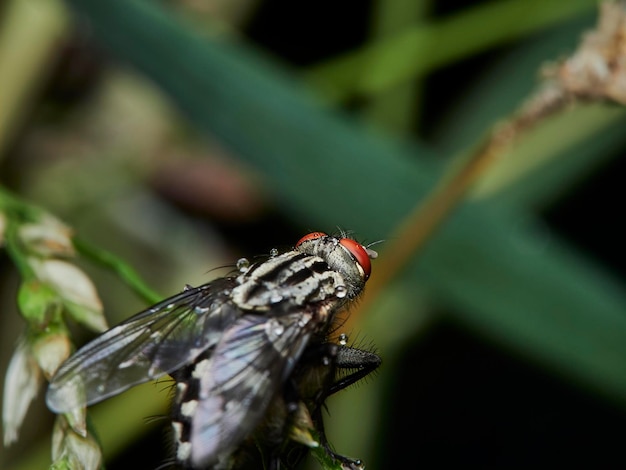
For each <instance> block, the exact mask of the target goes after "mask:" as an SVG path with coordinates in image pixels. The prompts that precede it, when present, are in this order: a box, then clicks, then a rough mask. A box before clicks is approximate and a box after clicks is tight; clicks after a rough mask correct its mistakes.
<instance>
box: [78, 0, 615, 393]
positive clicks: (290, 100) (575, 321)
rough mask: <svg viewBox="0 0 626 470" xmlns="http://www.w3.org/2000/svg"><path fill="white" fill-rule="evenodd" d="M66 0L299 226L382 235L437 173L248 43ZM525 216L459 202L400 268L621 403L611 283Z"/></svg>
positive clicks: (153, 14) (166, 18) (115, 6)
mask: <svg viewBox="0 0 626 470" xmlns="http://www.w3.org/2000/svg"><path fill="white" fill-rule="evenodd" d="M71 4H72V5H74V6H75V7H76V8H77V9H78V10H79V11H82V12H84V13H87V14H88V15H89V18H90V19H91V23H92V25H93V27H94V31H95V32H96V34H97V35H98V38H99V39H100V40H101V41H102V42H103V44H106V45H107V46H108V47H109V49H110V50H111V52H112V53H114V54H115V55H117V56H118V57H120V58H121V59H125V60H129V61H131V62H132V63H133V64H134V65H135V66H137V67H138V68H140V69H141V70H143V71H144V72H145V73H146V74H148V75H149V76H150V77H151V78H152V79H153V80H154V81H156V82H157V83H159V84H160V86H162V87H163V89H164V90H166V91H167V92H168V93H170V95H171V97H172V98H173V99H174V100H175V101H176V103H178V105H179V106H180V107H181V108H182V109H183V110H184V111H185V112H186V113H187V114H188V115H189V117H190V118H191V120H192V121H193V122H194V123H195V125H196V126H197V127H198V128H199V129H202V130H204V131H208V132H211V133H215V134H217V135H218V136H220V138H221V139H222V140H223V141H224V142H225V143H227V144H228V145H229V146H230V147H231V148H233V149H234V150H235V151H237V152H238V153H239V154H240V156H241V157H242V158H243V159H245V160H246V161H248V162H249V163H250V164H252V165H254V166H256V167H257V168H258V169H259V171H261V172H263V174H265V176H266V178H267V179H268V181H269V182H270V183H269V186H271V187H272V188H273V190H274V191H275V195H276V196H277V197H279V198H280V200H281V201H282V203H283V206H284V209H285V210H286V211H289V212H290V213H291V214H292V215H293V216H294V217H295V218H296V219H298V220H300V221H302V222H306V224H307V225H309V226H316V225H321V226H330V227H332V226H334V225H336V224H340V225H342V226H347V227H350V228H354V229H356V230H357V231H358V233H365V234H368V235H372V236H373V237H381V236H383V237H384V235H385V234H387V233H389V231H390V230H391V228H392V227H393V226H394V225H396V224H398V223H399V222H400V221H401V220H402V218H403V216H404V215H405V214H406V213H407V212H408V210H409V209H410V208H411V207H412V206H413V205H414V204H415V203H416V201H418V200H419V199H420V197H421V196H422V195H423V194H424V193H425V192H426V191H427V190H428V189H429V187H430V186H431V185H432V184H434V181H435V180H436V179H437V178H438V177H439V172H438V171H437V169H436V168H435V167H434V165H433V164H432V163H431V162H430V161H429V159H428V157H429V156H430V154H429V152H427V151H426V150H424V149H423V148H418V147H413V148H412V149H410V150H412V152H409V151H407V148H406V147H402V146H400V145H394V144H393V143H390V142H388V141H385V140H383V139H381V138H379V137H377V136H375V135H373V134H372V133H371V132H370V133H368V132H367V131H366V130H365V129H364V128H362V127H359V126H358V125H357V124H356V123H354V122H351V121H349V120H347V119H345V118H343V117H340V116H337V115H336V114H333V113H331V112H330V111H326V110H324V109H322V108H320V107H319V106H316V105H315V103H314V102H313V101H312V100H311V99H310V97H308V96H307V95H306V93H305V92H304V91H303V90H302V89H301V88H300V87H299V86H298V85H297V84H296V83H295V82H294V81H293V80H292V79H290V78H289V77H287V76H285V74H284V73H282V72H281V71H280V70H278V69H276V68H275V67H273V66H272V65H271V64H269V63H268V62H267V61H264V60H263V59H262V58H261V57H260V56H259V55H258V54H254V53H253V52H251V51H249V50H247V49H246V48H244V47H243V46H241V45H237V44H232V43H222V42H218V41H211V40H210V39H208V38H207V37H206V36H203V37H200V36H199V35H197V34H195V33H193V32H191V31H189V30H187V29H185V28H184V27H183V26H182V25H181V24H179V23H177V22H176V21H175V20H174V19H173V18H172V16H170V15H168V14H167V13H166V12H165V11H162V10H160V9H159V8H158V7H157V6H155V4H153V3H147V2H139V1H136V2H125V1H121V0H110V1H108V2H100V1H96V0H74V1H72V2H71ZM418 157H419V158H418ZM526 220H528V218H527V217H525V216H518V215H515V214H513V215H506V214H503V210H502V207H499V208H498V210H494V209H493V208H492V207H490V206H489V205H487V204H472V205H469V204H468V205H465V206H464V207H462V208H460V210H458V211H457V213H456V215H455V216H454V217H453V219H452V220H451V221H450V222H449V223H448V224H447V225H446V226H445V227H444V229H443V230H441V232H440V233H439V234H438V236H437V237H436V238H435V239H434V240H432V242H431V243H430V245H429V246H428V249H427V250H426V253H425V254H424V256H423V257H421V258H420V260H419V264H418V265H416V264H415V263H413V264H412V266H411V269H410V270H408V271H407V275H408V276H410V279H411V281H412V282H413V283H415V284H420V285H424V286H427V287H429V288H430V289H431V291H432V292H435V293H436V294H437V296H438V299H439V301H440V302H444V303H451V304H453V305H455V306H456V307H458V308H457V311H459V312H460V313H459V314H460V315H463V317H462V318H463V319H464V321H466V322H467V323H468V324H470V325H473V326H475V327H477V328H480V329H481V330H482V331H484V332H485V333H486V334H489V335H491V336H492V337H493V338H496V339H497V340H498V341H500V342H501V343H503V344H508V345H513V346H514V347H515V348H517V349H518V350H522V351H525V352H526V353H528V354H530V355H531V356H532V357H535V358H537V359H538V360H540V361H542V362H544V363H545V364H547V365H548V366H551V367H554V368H557V369H559V370H562V371H563V372H564V373H565V374H566V375H568V376H570V377H575V378H576V379H577V380H579V381H581V382H584V383H586V384H587V385H590V386H592V387H594V388H596V389H598V390H601V391H602V392H603V393H605V394H607V395H610V396H612V397H614V398H617V399H618V400H621V401H622V402H623V403H624V399H625V397H626V376H625V375H624V374H623V364H624V361H625V360H626V319H625V316H624V313H623V312H624V311H626V295H625V293H624V291H623V289H622V288H621V287H619V286H617V285H616V284H615V283H614V282H613V281H612V280H611V279H610V278H609V277H608V276H607V274H606V273H603V272H602V271H601V270H600V269H599V268H597V267H595V266H593V265H592V264H591V263H589V262H586V261H585V260H583V259H581V258H580V256H577V255H576V254H575V253H573V252H572V251H571V250H569V249H568V248H567V246H566V245H564V244H562V243H561V242H560V241H559V240H556V239H551V240H550V243H549V244H546V234H543V233H541V232H539V231H538V230H537V227H536V226H535V225H534V223H532V219H530V222H529V223H528V224H525V223H524V221H526ZM381 256H384V252H383V253H382V255H381ZM391 327H393V328H402V325H397V324H394V325H392V326H391Z"/></svg>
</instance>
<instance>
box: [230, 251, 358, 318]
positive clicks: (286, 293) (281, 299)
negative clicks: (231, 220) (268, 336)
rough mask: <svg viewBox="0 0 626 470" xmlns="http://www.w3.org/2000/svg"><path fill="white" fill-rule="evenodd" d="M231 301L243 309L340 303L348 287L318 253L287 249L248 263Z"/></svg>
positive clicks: (348, 290) (291, 307) (284, 307)
mask: <svg viewBox="0 0 626 470" xmlns="http://www.w3.org/2000/svg"><path fill="white" fill-rule="evenodd" d="M237 283H238V285H237V286H236V287H235V288H234V289H233V291H232V300H233V302H234V303H235V304H236V305H237V306H238V307H239V308H241V309H244V310H257V311H267V310H270V309H272V308H274V307H276V306H277V304H281V307H282V308H283V311H284V312H288V311H291V310H293V309H300V308H301V307H303V306H307V305H314V304H318V303H320V302H324V301H331V302H332V303H343V302H342V299H344V298H345V297H347V295H348V292H350V287H349V285H348V283H347V282H346V280H345V279H344V277H343V276H342V274H341V273H340V272H338V271H335V270H333V269H331V267H330V266H329V265H328V263H327V262H326V260H325V259H324V258H322V257H320V256H315V255H309V254H306V253H301V252H298V251H289V252H287V253H284V254H282V255H279V256H276V257H274V258H270V259H269V260H266V261H264V262H262V263H258V264H254V265H252V266H250V268H249V269H247V270H246V271H245V272H244V273H242V274H240V275H239V276H238V278H237Z"/></svg>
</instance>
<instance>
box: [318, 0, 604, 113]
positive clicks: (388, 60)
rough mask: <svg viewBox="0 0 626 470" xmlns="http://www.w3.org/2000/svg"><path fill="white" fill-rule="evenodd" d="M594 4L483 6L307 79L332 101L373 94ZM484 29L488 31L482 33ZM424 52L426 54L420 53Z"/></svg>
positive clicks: (577, 0) (535, 1) (515, 1)
mask: <svg viewBox="0 0 626 470" xmlns="http://www.w3.org/2000/svg"><path fill="white" fill-rule="evenodd" d="M596 3H597V2H595V1H593V0H570V1H569V2H562V1H559V0H506V1H505V0H500V1H494V2H485V3H483V4H481V5H479V6H476V7H474V8H468V9H467V10H465V11H463V12H461V13H458V14H456V15H454V16H452V17H450V18H446V19H444V20H440V21H439V22H432V23H427V24H424V25H421V26H417V27H414V28H410V29H406V30H404V31H402V32H400V33H398V34H397V35H395V36H393V37H390V38H389V39H386V40H382V41H379V42H376V43H374V44H371V45H368V46H367V47H364V48H363V49H359V50H357V51H353V52H349V53H347V54H345V55H343V56H341V57H338V58H336V59H333V60H331V61H328V62H325V63H323V64H321V65H319V66H317V67H315V68H314V69H312V70H310V71H309V73H308V78H309V79H310V80H311V81H312V82H313V83H315V84H316V85H317V86H319V87H320V88H321V89H322V90H324V95H325V96H326V97H327V98H328V99H329V100H331V101H339V100H345V99H346V98H349V97H350V96H352V95H354V94H357V95H360V94H364V95H370V94H376V93H380V92H381V91H384V90H386V89H388V88H389V87H391V86H394V85H396V84H398V83H402V82H403V81H406V80H409V79H410V78H414V77H418V76H422V75H424V74H425V73H426V72H428V71H430V70H433V69H434V68H436V67H440V66H442V65H445V64H448V63H450V62H452V61H454V60H457V59H460V58H462V57H466V56H468V55H470V54H473V53H474V54H475V53H477V52H480V51H482V50H485V49H487V48H488V47H494V46H495V45H497V44H501V43H503V42H505V41H510V40H511V39H513V38H516V37H519V36H522V35H525V34H529V33H532V32H536V31H538V30H540V29H542V28H545V27H547V26H551V25H554V24H558V23H559V22H562V21H564V20H566V19H569V18H571V17H574V16H577V15H580V14H581V13H584V12H588V13H589V14H591V13H592V12H593V8H594V6H595V5H596ZM485 25H489V27H485ZM425 51H427V52H425Z"/></svg>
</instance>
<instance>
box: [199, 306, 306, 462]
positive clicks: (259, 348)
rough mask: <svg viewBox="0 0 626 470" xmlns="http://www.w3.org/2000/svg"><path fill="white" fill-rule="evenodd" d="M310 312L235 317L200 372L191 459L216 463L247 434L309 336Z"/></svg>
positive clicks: (287, 374) (290, 369)
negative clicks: (204, 368) (204, 369)
mask: <svg viewBox="0 0 626 470" xmlns="http://www.w3.org/2000/svg"><path fill="white" fill-rule="evenodd" d="M312 324H313V321H311V316H310V314H308V313H293V314H288V315H285V316H280V317H272V318H267V317H263V316H257V315H246V316H243V317H241V318H239V319H238V320H237V321H236V322H235V324H234V325H233V326H232V327H231V328H230V329H229V330H228V331H227V332H226V333H225V334H224V336H223V337H222V339H221V340H220V343H219V344H218V345H217V346H216V348H215V350H214V351H213V354H212V356H211V359H210V364H209V365H208V368H207V370H206V373H204V374H203V375H202V377H201V382H200V397H199V400H198V407H197V408H196V410H195V413H194V415H193V423H192V427H191V461H192V464H193V465H195V466H204V465H211V464H214V463H216V461H217V459H218V458H219V457H220V456H224V455H228V454H230V453H231V452H232V451H233V450H234V449H235V448H236V447H237V446H238V445H239V444H240V443H241V441H242V440H243V439H244V438H245V437H246V436H248V435H249V434H250V431H251V430H252V429H254V427H256V425H257V424H258V423H259V421H260V420H261V418H262V417H263V416H264V415H265V412H266V409H267V407H268V405H269V403H270V401H271V399H272V398H273V397H274V396H275V394H276V392H277V390H278V389H279V388H280V387H282V384H283V383H284V382H285V380H286V378H287V377H288V376H289V375H290V374H291V372H292V370H293V367H294V365H295V363H296V362H297V361H298V359H299V358H300V355H301V354H302V351H303V349H304V347H305V346H306V344H307V342H308V340H309V338H310V336H311V327H312Z"/></svg>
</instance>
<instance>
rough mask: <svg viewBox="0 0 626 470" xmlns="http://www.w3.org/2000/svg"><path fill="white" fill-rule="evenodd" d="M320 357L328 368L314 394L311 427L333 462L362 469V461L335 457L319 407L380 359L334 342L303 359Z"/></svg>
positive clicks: (370, 369)
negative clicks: (321, 383)
mask: <svg viewBox="0 0 626 470" xmlns="http://www.w3.org/2000/svg"><path fill="white" fill-rule="evenodd" d="M315 357H317V358H318V360H319V358H320V357H321V358H322V361H323V362H324V363H325V364H326V365H327V366H328V367H329V370H328V373H327V374H326V376H325V380H324V381H325V384H324V386H322V387H321V388H320V389H319V390H318V391H317V392H316V394H315V398H314V406H313V409H312V413H311V419H312V421H313V426H314V428H315V431H316V432H317V438H318V441H319V444H320V446H322V448H323V449H324V450H325V452H326V453H327V454H328V455H329V456H331V457H332V458H333V459H334V460H335V461H337V462H339V463H340V464H341V466H342V468H344V469H346V470H362V469H363V468H364V466H363V462H362V461H361V460H358V459H351V458H349V457H345V456H343V455H340V454H337V453H336V452H335V451H333V450H332V448H331V445H330V443H329V442H328V439H327V438H326V433H325V430H324V419H323V408H324V402H325V401H326V399H327V398H328V397H329V396H330V395H332V394H334V393H337V392H338V391H340V390H343V389H344V388H346V387H348V386H350V385H352V384H353V383H356V382H358V381H359V380H361V379H362V378H364V377H366V376H367V375H369V374H371V373H372V372H373V371H374V370H376V369H377V368H378V366H380V363H381V359H380V357H379V356H378V355H376V354H374V353H373V352H370V351H365V350H362V349H357V348H352V347H349V346H345V345H338V344H334V343H322V344H320V345H319V346H316V347H315V348H313V349H312V350H309V351H308V353H307V354H306V355H305V357H304V360H305V361H307V359H310V358H315Z"/></svg>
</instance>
